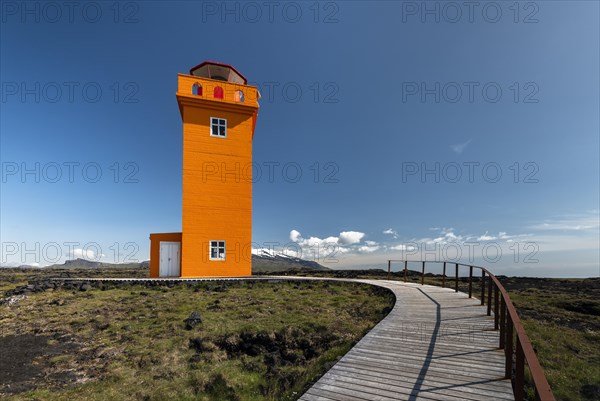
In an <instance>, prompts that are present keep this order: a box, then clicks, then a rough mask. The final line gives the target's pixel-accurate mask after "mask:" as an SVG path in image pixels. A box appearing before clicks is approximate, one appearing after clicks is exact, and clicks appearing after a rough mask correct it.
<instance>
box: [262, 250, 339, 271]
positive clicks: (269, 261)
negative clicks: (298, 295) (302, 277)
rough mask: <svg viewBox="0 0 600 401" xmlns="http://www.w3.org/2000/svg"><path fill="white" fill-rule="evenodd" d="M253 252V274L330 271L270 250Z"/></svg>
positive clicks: (315, 264)
mask: <svg viewBox="0 0 600 401" xmlns="http://www.w3.org/2000/svg"><path fill="white" fill-rule="evenodd" d="M252 252H253V253H252V273H271V272H279V271H286V270H317V271H327V270H330V269H329V268H327V267H325V266H323V265H320V264H319V263H317V262H315V261H310V260H305V259H300V258H297V257H294V256H288V255H286V254H283V253H279V252H275V251H272V250H269V249H257V250H254V251H252Z"/></svg>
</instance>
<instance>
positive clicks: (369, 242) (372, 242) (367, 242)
mask: <svg viewBox="0 0 600 401" xmlns="http://www.w3.org/2000/svg"><path fill="white" fill-rule="evenodd" d="M365 244H367V245H368V246H376V245H379V244H378V243H377V242H375V241H365Z"/></svg>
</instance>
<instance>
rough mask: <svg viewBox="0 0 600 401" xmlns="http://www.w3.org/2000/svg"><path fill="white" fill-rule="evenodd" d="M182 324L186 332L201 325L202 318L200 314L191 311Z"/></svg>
mask: <svg viewBox="0 0 600 401" xmlns="http://www.w3.org/2000/svg"><path fill="white" fill-rule="evenodd" d="M184 323H185V329H186V330H191V329H193V328H194V327H196V326H197V325H198V324H200V323H202V316H200V312H198V311H193V312H192V314H191V315H190V316H189V317H188V318H187V319H185V320H184Z"/></svg>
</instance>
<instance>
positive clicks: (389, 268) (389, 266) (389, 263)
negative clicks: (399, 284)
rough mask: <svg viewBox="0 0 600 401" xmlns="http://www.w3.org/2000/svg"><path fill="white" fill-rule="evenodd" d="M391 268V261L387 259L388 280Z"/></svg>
mask: <svg viewBox="0 0 600 401" xmlns="http://www.w3.org/2000/svg"><path fill="white" fill-rule="evenodd" d="M391 270H392V261H391V260H388V275H387V278H388V280H389V279H390V271H391Z"/></svg>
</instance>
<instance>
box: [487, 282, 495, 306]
mask: <svg viewBox="0 0 600 401" xmlns="http://www.w3.org/2000/svg"><path fill="white" fill-rule="evenodd" d="M493 285H494V281H493V280H492V276H491V275H490V276H489V279H488V309H487V315H488V316H492V286H493Z"/></svg>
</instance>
